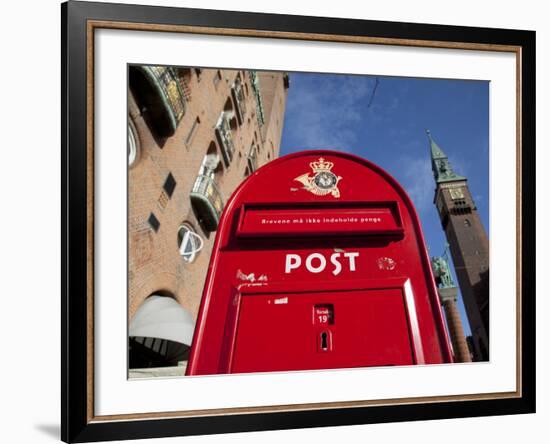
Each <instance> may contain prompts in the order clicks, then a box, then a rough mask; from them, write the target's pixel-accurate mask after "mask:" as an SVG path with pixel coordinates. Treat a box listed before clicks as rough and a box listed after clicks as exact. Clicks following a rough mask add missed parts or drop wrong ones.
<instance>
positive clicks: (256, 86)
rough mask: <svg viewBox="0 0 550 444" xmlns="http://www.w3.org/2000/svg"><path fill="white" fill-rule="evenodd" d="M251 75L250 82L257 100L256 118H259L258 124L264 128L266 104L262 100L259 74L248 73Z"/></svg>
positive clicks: (254, 72)
mask: <svg viewBox="0 0 550 444" xmlns="http://www.w3.org/2000/svg"><path fill="white" fill-rule="evenodd" d="M248 74H249V75H250V82H251V83H252V90H253V92H254V97H255V98H256V111H257V112H256V116H257V118H258V124H259V125H260V126H262V125H263V124H264V121H265V118H264V103H263V100H262V95H261V93H260V81H259V79H258V74H257V73H256V71H248Z"/></svg>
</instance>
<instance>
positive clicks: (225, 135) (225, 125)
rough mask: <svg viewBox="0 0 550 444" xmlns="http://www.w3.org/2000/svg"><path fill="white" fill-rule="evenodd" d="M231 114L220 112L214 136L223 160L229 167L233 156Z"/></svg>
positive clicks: (229, 112)
mask: <svg viewBox="0 0 550 444" xmlns="http://www.w3.org/2000/svg"><path fill="white" fill-rule="evenodd" d="M232 115H233V112H231V111H224V112H222V114H221V116H220V118H219V120H218V123H217V125H216V136H217V139H218V142H219V144H220V146H221V147H222V155H223V160H224V162H225V165H226V166H229V164H230V163H231V161H232V160H233V154H234V153H235V145H234V144H233V133H232V129H231V123H230V120H231V118H232Z"/></svg>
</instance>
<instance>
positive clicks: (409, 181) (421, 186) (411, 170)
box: [399, 156, 435, 212]
mask: <svg viewBox="0 0 550 444" xmlns="http://www.w3.org/2000/svg"><path fill="white" fill-rule="evenodd" d="M400 163H401V165H403V167H402V170H401V172H400V174H399V177H400V179H401V183H402V184H403V186H404V187H405V190H406V191H407V193H408V194H409V196H410V198H411V199H412V201H413V203H414V205H415V207H416V209H417V210H418V211H419V212H422V211H425V210H429V209H430V208H432V203H433V197H434V189H435V182H434V177H433V173H432V168H431V164H430V160H429V159H428V158H427V156H426V158H410V157H404V158H403V159H402V160H401V162H400Z"/></svg>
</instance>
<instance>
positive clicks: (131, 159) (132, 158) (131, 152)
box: [128, 116, 139, 167]
mask: <svg viewBox="0 0 550 444" xmlns="http://www.w3.org/2000/svg"><path fill="white" fill-rule="evenodd" d="M138 158H139V139H138V136H137V131H136V128H135V126H134V124H133V123H132V121H131V120H130V117H129V116H128V166H130V167H131V166H133V165H134V164H135V163H136V162H137V160H138Z"/></svg>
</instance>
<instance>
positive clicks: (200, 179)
mask: <svg viewBox="0 0 550 444" xmlns="http://www.w3.org/2000/svg"><path fill="white" fill-rule="evenodd" d="M191 205H192V206H193V210H194V211H195V215H196V216H197V219H198V220H199V223H200V224H201V225H202V227H203V228H204V229H205V230H206V231H216V230H217V228H218V222H219V220H220V215H221V213H222V210H223V199H222V195H221V193H220V190H219V189H218V186H217V185H216V182H215V181H214V178H213V177H212V176H210V175H205V174H199V175H198V176H197V179H196V180H195V184H194V185H193V189H192V190H191Z"/></svg>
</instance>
